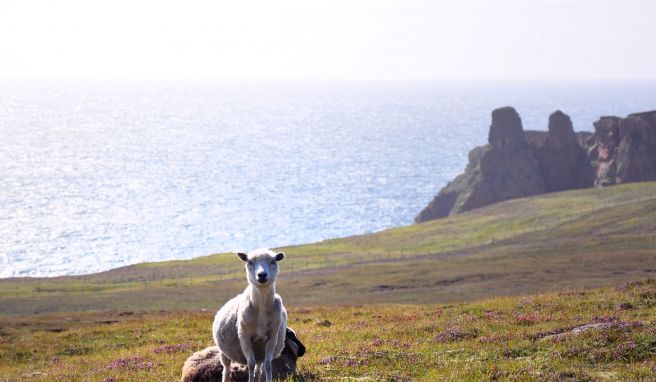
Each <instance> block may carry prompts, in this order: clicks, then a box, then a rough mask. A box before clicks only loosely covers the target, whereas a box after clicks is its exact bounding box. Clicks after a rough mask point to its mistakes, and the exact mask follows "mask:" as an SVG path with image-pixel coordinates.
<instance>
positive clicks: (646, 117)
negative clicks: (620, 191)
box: [588, 111, 656, 186]
mask: <svg viewBox="0 0 656 382" xmlns="http://www.w3.org/2000/svg"><path fill="white" fill-rule="evenodd" d="M594 128H595V133H594V140H593V141H592V142H591V146H590V148H589V150H588V151H589V156H590V158H591V160H592V164H593V167H594V175H595V180H594V185H595V186H609V185H613V184H621V183H630V182H643V181H650V180H656V111H650V112H645V113H636V114H630V115H629V116H628V117H626V118H623V119H622V118H618V117H602V118H601V119H599V120H598V121H597V122H595V123H594Z"/></svg>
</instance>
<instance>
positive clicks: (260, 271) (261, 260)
mask: <svg viewBox="0 0 656 382" xmlns="http://www.w3.org/2000/svg"><path fill="white" fill-rule="evenodd" d="M237 256H239V258H240V259H242V260H243V261H244V262H246V277H247V278H248V282H249V283H250V284H251V285H254V286H256V287H264V286H267V285H270V284H273V283H274V282H275V281H276V277H278V262H279V261H281V260H282V259H284V258H285V254H284V253H282V252H280V253H275V252H273V251H271V250H268V249H258V250H255V251H251V252H248V253H241V252H240V253H238V254H237Z"/></svg>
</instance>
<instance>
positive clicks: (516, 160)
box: [415, 107, 656, 223]
mask: <svg viewBox="0 0 656 382" xmlns="http://www.w3.org/2000/svg"><path fill="white" fill-rule="evenodd" d="M594 127H595V132H594V134H590V133H575V132H574V129H573V127H572V121H571V119H570V118H569V116H567V115H566V114H565V113H563V112H561V111H556V112H554V113H553V114H551V116H549V130H548V132H537V131H527V132H524V130H523V128H522V122H521V119H520V117H519V114H517V112H516V111H515V109H513V108H512V107H504V108H500V109H496V110H494V111H493V112H492V124H491V125H490V132H489V135H488V144H487V145H485V146H481V147H477V148H475V149H473V150H472V151H471V152H470V153H469V163H468V164H467V168H466V169H465V172H464V174H461V175H459V176H458V177H456V178H455V179H454V180H453V181H451V182H450V183H449V184H447V185H446V187H444V188H443V189H442V190H441V191H440V192H439V193H438V194H437V196H435V198H434V199H433V200H432V201H431V202H430V203H429V205H428V206H427V207H426V208H424V209H423V210H422V211H421V212H420V213H419V215H417V217H416V218H415V221H416V222H418V223H419V222H424V221H428V220H433V219H438V218H441V217H445V216H449V215H453V214H457V213H461V212H465V211H468V210H471V209H474V208H478V207H482V206H485V205H488V204H492V203H496V202H500V201H503V200H508V199H513V198H520V197H525V196H531V195H537V194H542V193H546V192H555V191H563V190H571V189H578V188H587V187H593V186H605V185H612V184H619V183H627V182H638V181H649V180H656V111H653V112H647V113H638V114H631V115H629V116H628V117H627V118H624V119H622V118H617V117H602V118H601V119H600V120H598V121H597V122H595V123H594Z"/></svg>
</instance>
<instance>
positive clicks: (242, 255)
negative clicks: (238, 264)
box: [237, 252, 248, 261]
mask: <svg viewBox="0 0 656 382" xmlns="http://www.w3.org/2000/svg"><path fill="white" fill-rule="evenodd" d="M237 256H239V258H240V259H241V260H242V261H248V255H247V254H245V253H244V252H239V253H237Z"/></svg>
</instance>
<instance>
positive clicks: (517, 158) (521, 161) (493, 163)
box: [415, 107, 545, 222]
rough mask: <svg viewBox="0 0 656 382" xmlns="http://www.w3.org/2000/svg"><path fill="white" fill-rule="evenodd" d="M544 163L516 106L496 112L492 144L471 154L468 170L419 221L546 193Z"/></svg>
mask: <svg viewBox="0 0 656 382" xmlns="http://www.w3.org/2000/svg"><path fill="white" fill-rule="evenodd" d="M540 172H541V170H540V164H539V163H538V160H537V157H536V155H535V152H534V150H533V149H532V147H531V146H530V145H529V144H528V142H527V141H526V138H525V136H524V130H523V129H522V121H521V119H520V117H519V114H517V112H516V111H515V109H513V108H512V107H504V108H500V109H496V110H494V111H493V112H492V124H491V125H490V134H489V136H488V144H487V145H485V146H482V147H477V148H475V149H474V150H472V151H471V152H470V153H469V164H468V165H467V169H466V170H465V173H464V174H462V175H460V176H458V177H457V178H456V179H455V180H453V181H452V182H450V183H449V184H448V185H447V186H446V187H445V188H444V189H442V191H440V192H439V194H438V195H437V196H436V197H435V199H433V201H431V203H430V204H429V205H428V207H426V208H425V209H424V210H423V211H421V212H420V213H419V215H418V216H417V218H416V219H415V221H417V222H423V221H427V220H432V219H437V218H441V217H445V216H448V215H452V214H457V213H460V212H464V211H469V210H471V209H474V208H478V207H482V206H485V205H488V204H491V203H495V202H498V201H502V200H507V199H513V198H520V197H524V196H531V195H537V194H541V193H544V192H545V184H544V180H543V178H542V177H541V176H540Z"/></svg>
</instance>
